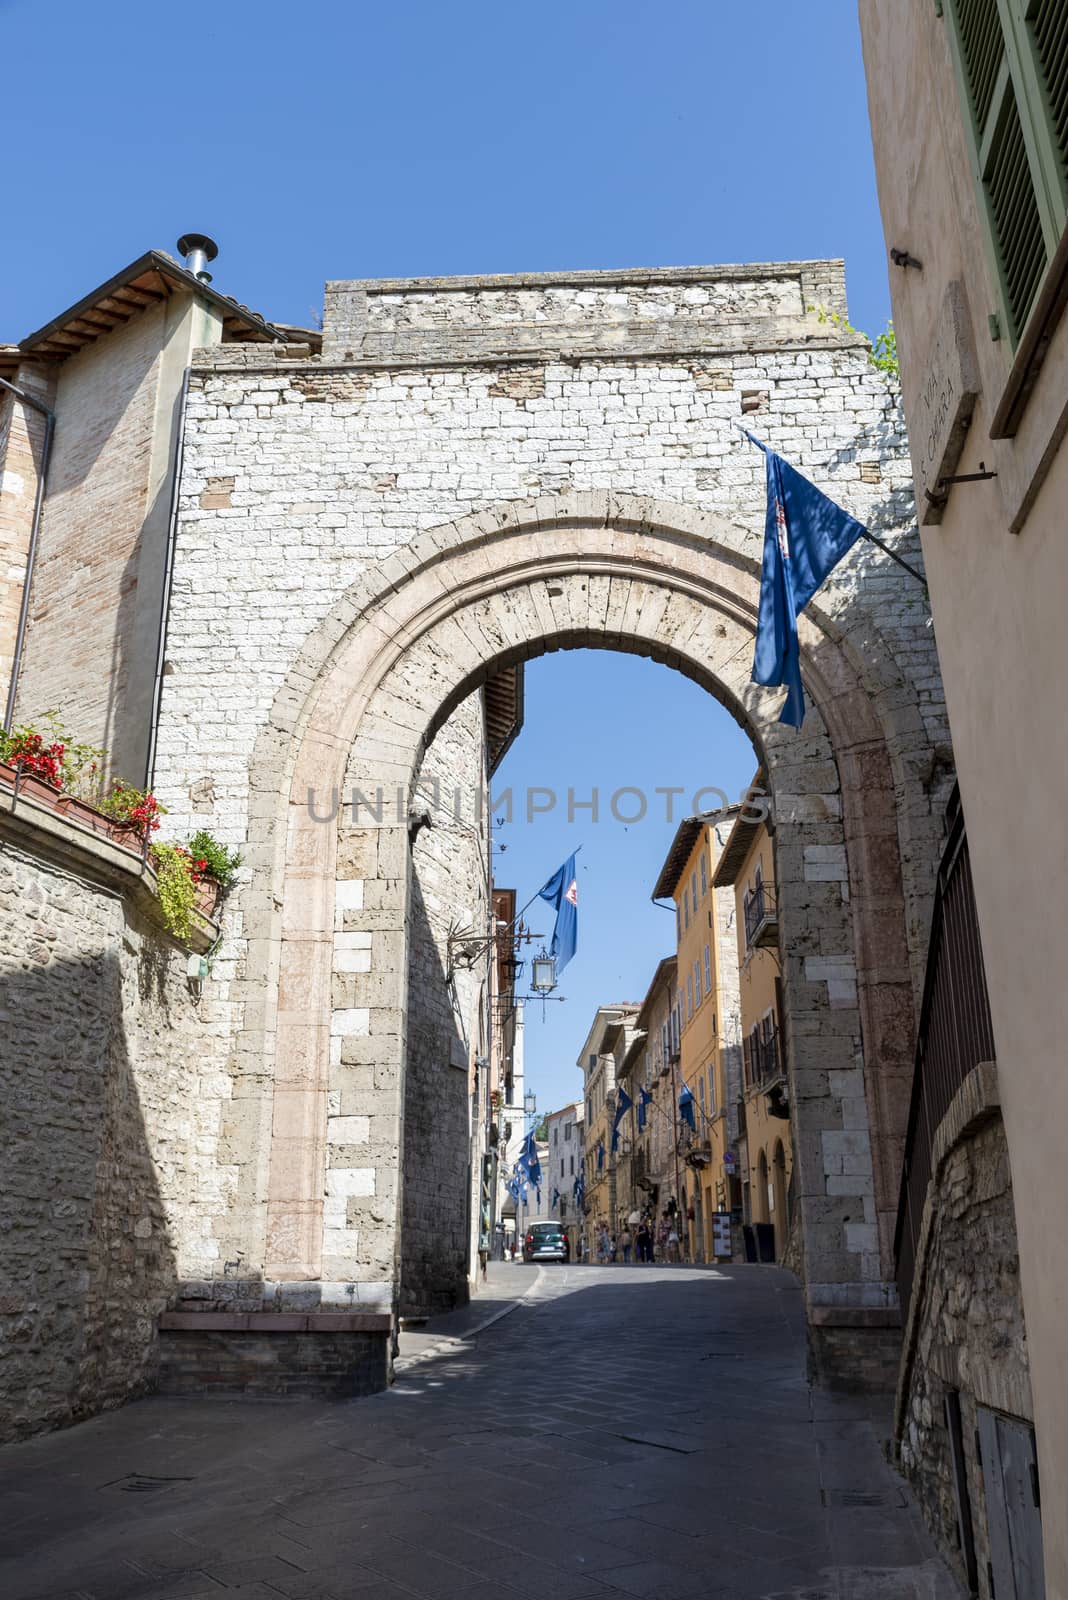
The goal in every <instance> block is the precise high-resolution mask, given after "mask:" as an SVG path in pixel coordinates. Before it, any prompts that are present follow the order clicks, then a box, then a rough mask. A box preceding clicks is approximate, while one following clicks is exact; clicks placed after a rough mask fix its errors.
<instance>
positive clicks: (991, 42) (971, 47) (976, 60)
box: [953, 0, 1005, 141]
mask: <svg viewBox="0 0 1068 1600" xmlns="http://www.w3.org/2000/svg"><path fill="white" fill-rule="evenodd" d="M953 13H954V21H955V22H956V25H957V38H958V39H959V41H960V54H961V65H962V67H963V71H964V81H965V85H966V88H967V96H968V105H969V108H970V110H971V113H972V120H973V121H974V123H975V129H976V133H977V134H978V138H979V141H981V140H982V137H983V134H984V133H985V131H986V126H987V123H988V122H989V120H990V108H991V105H992V103H993V99H994V89H995V87H996V85H997V78H998V69H999V68H1000V66H1001V63H1002V61H1003V60H1004V59H1005V36H1004V34H1003V33H1002V29H1001V18H1000V17H999V16H998V0H953Z"/></svg>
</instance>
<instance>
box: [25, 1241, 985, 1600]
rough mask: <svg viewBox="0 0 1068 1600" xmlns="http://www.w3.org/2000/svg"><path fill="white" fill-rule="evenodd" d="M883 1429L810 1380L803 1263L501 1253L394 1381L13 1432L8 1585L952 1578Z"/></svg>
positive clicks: (451, 1585)
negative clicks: (302, 1397) (614, 1264)
mask: <svg viewBox="0 0 1068 1600" xmlns="http://www.w3.org/2000/svg"><path fill="white" fill-rule="evenodd" d="M517 1295H520V1296H522V1297H523V1298H522V1301H521V1303H520V1304H519V1305H518V1306H517V1307H516V1308H515V1309H512V1310H510V1311H509V1312H508V1313H507V1314H505V1315H501V1314H500V1313H502V1312H503V1311H505V1308H506V1307H507V1306H509V1305H510V1304H511V1302H512V1300H513V1299H514V1297H515V1296H517ZM491 1318H492V1319H494V1320H492V1321H491V1322H490V1325H489V1326H485V1324H486V1322H487V1319H491ZM465 1327H466V1329H467V1333H466V1337H465V1336H464V1329H465ZM480 1327H481V1328H482V1331H481V1332H477V1331H472V1330H477V1329H478V1328H480ZM884 1433H885V1425H884V1418H883V1417H882V1416H881V1415H879V1416H878V1417H877V1419H876V1420H874V1421H873V1419H872V1417H871V1415H870V1414H869V1408H868V1406H867V1405H866V1403H865V1402H858V1401H855V1400H850V1399H846V1398H843V1397H840V1396H831V1395H828V1394H826V1393H821V1392H818V1391H812V1390H810V1388H809V1386H808V1384H807V1382H806V1379H805V1371H804V1337H803V1326H802V1318H801V1302H800V1293H799V1290H798V1288H797V1286H796V1282H795V1280H794V1279H793V1278H792V1277H791V1276H790V1275H789V1274H787V1273H785V1272H781V1271H779V1270H777V1269H773V1268H744V1267H742V1268H733V1269H731V1268H727V1269H723V1270H719V1271H716V1270H711V1269H692V1270H691V1269H685V1268H675V1269H672V1268H666V1269H660V1268H647V1269H646V1268H629V1269H628V1268H602V1269H598V1268H596V1267H567V1268H559V1269H552V1268H550V1269H547V1270H543V1271H536V1270H535V1269H533V1268H529V1267H524V1266H522V1265H519V1264H516V1265H499V1266H494V1267H493V1268H492V1269H491V1281H490V1284H489V1285H488V1292H487V1293H486V1294H485V1295H484V1296H483V1297H482V1298H481V1299H480V1300H479V1301H478V1302H477V1303H476V1304H475V1305H473V1306H472V1307H471V1308H470V1310H469V1311H468V1312H467V1313H464V1314H461V1315H460V1316H459V1317H456V1318H453V1319H448V1318H445V1319H442V1321H441V1323H440V1324H439V1325H436V1326H435V1327H434V1328H433V1329H430V1330H427V1331H425V1332H420V1333H419V1334H416V1335H412V1336H407V1337H406V1339H405V1349H404V1351H403V1353H402V1362H401V1371H400V1373H399V1375H398V1379H397V1383H396V1385H395V1387H394V1388H393V1389H392V1390H391V1391H390V1392H389V1393H387V1394H383V1395H380V1396H378V1397H376V1398H374V1399H371V1400H360V1401H355V1402H351V1403H347V1404H340V1405H327V1404H319V1403H310V1402H307V1403H306V1402H291V1403H287V1402H277V1403H272V1402H224V1401H218V1402H203V1403H202V1402H188V1401H167V1400H147V1401H142V1402H140V1403H138V1404H135V1405H131V1406H129V1407H127V1408H126V1409H125V1410H123V1411H119V1412H115V1413H112V1414H111V1415H108V1416H104V1417H100V1418H98V1419H96V1420H94V1421H91V1422H89V1423H86V1424H83V1425H82V1426H80V1427H78V1428H76V1429H73V1430H70V1431H67V1432H63V1433H54V1434H50V1435H47V1436H45V1437H42V1438H38V1439H36V1440H33V1441H30V1442H28V1443H26V1444H22V1445H16V1446H12V1447H10V1448H8V1449H7V1450H6V1451H4V1452H3V1453H2V1454H0V1493H2V1499H3V1507H4V1513H3V1519H2V1522H3V1531H2V1534H0V1540H2V1543H0V1551H2V1556H3V1559H2V1561H0V1593H2V1594H3V1595H4V1597H5V1600H39V1597H40V1600H43V1597H45V1596H56V1597H58V1596H64V1597H71V1600H73V1597H74V1596H79V1597H86V1600H89V1597H92V1600H111V1597H114V1600H149V1597H154V1596H161V1597H162V1596H167V1597H173V1600H193V1597H196V1596H213V1595H218V1594H221V1593H234V1594H235V1595H240V1596H242V1597H243V1600H277V1597H279V1596H282V1597H286V1600H327V1597H335V1600H343V1597H345V1596H348V1595H357V1596H359V1597H361V1600H378V1597H381V1600H402V1597H404V1596H418V1597H423V1600H454V1597H461V1596H462V1597H463V1600H496V1597H498V1596H500V1597H504V1596H529V1597H534V1596H537V1597H539V1600H541V1597H547V1600H587V1597H588V1600H595V1597H604V1600H607V1597H609V1596H616V1597H618V1596H621V1595H629V1596H637V1597H640V1600H687V1597H689V1596H699V1595H700V1596H723V1597H727V1596H730V1597H737V1600H743V1597H745V1600H749V1597H753V1600H756V1597H758V1596H760V1597H767V1600H772V1597H774V1600H787V1597H789V1600H854V1597H856V1600H860V1597H862V1596H874V1597H879V1600H913V1597H916V1600H920V1597H922V1600H952V1597H954V1596H956V1595H957V1593H958V1591H957V1589H956V1587H955V1585H954V1584H953V1582H952V1580H951V1579H950V1578H949V1575H948V1573H947V1571H946V1569H945V1568H944V1567H943V1566H942V1565H941V1563H940V1562H939V1560H938V1558H937V1557H936V1556H935V1554H934V1551H933V1549H932V1547H931V1545H930V1542H929V1540H928V1539H927V1536H926V1535H925V1533H924V1532H923V1530H922V1527H921V1525H920V1521H919V1517H918V1514H917V1512H916V1510H915V1508H914V1507H913V1506H912V1505H911V1503H910V1502H909V1499H908V1496H907V1494H906V1492H905V1490H904V1489H903V1487H902V1484H901V1481H900V1480H899V1479H898V1478H897V1477H896V1476H895V1475H894V1474H893V1473H892V1472H891V1471H890V1469H889V1468H888V1467H887V1466H886V1464H885V1461H884V1459H883V1457H882V1455H881V1451H880V1441H881V1439H882V1437H883V1435H884Z"/></svg>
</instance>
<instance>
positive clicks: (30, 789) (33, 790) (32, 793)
mask: <svg viewBox="0 0 1068 1600" xmlns="http://www.w3.org/2000/svg"><path fill="white" fill-rule="evenodd" d="M12 771H14V769H12ZM12 786H14V783H12ZM59 794H60V791H59V789H58V788H57V787H56V785H55V784H54V783H48V782H47V781H46V780H45V779H44V778H39V777H38V776H37V774H36V772H23V774H22V777H21V778H20V780H19V799H20V800H36V801H37V803H38V805H42V806H47V807H48V809H49V810H50V811H54V810H55V809H56V803H57V801H58V800H59Z"/></svg>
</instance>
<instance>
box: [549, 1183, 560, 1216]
mask: <svg viewBox="0 0 1068 1600" xmlns="http://www.w3.org/2000/svg"><path fill="white" fill-rule="evenodd" d="M559 1204H560V1191H559V1189H555V1188H554V1189H553V1197H552V1199H551V1200H550V1201H549V1210H550V1211H555V1210H556V1208H557V1206H558V1205H559Z"/></svg>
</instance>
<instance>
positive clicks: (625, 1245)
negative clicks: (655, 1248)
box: [619, 1228, 633, 1267]
mask: <svg viewBox="0 0 1068 1600" xmlns="http://www.w3.org/2000/svg"><path fill="white" fill-rule="evenodd" d="M619 1247H620V1249H621V1250H622V1252H623V1265H624V1266H625V1267H629V1266H630V1252H631V1249H632V1248H633V1240H632V1239H631V1236H630V1229H629V1228H624V1229H623V1232H622V1233H621V1234H620V1236H619Z"/></svg>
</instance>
